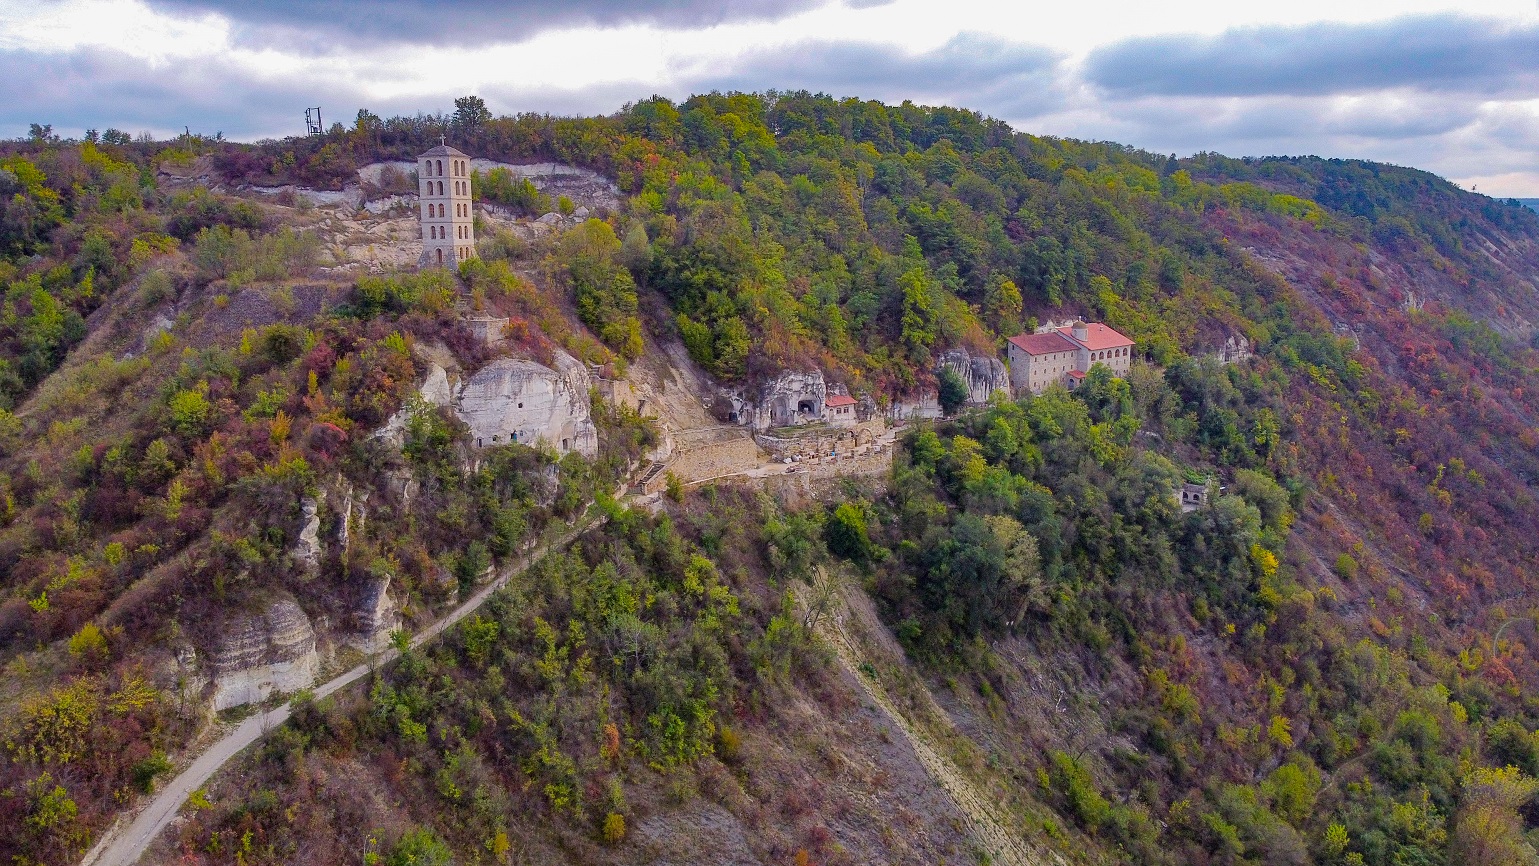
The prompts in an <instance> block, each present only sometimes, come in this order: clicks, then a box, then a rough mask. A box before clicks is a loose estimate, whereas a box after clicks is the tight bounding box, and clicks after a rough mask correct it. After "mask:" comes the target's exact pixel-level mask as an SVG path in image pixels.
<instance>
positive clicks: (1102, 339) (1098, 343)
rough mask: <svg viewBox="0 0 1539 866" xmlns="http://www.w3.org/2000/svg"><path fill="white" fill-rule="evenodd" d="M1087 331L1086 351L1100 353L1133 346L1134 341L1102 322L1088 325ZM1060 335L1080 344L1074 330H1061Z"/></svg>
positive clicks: (1059, 330)
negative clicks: (1104, 350) (1103, 350)
mask: <svg viewBox="0 0 1539 866" xmlns="http://www.w3.org/2000/svg"><path fill="white" fill-rule="evenodd" d="M1085 329H1086V330H1087V331H1088V332H1089V333H1088V334H1087V335H1086V340H1085V342H1084V346H1085V348H1086V349H1089V350H1090V351H1092V352H1098V351H1100V350H1102V349H1115V348H1117V347H1118V346H1131V345H1133V341H1132V340H1130V339H1128V338H1127V337H1124V336H1123V335H1121V334H1119V333H1117V332H1116V331H1114V330H1112V329H1111V328H1108V327H1106V326H1105V325H1103V324H1101V323H1100V322H1093V323H1091V324H1089V325H1086V326H1085ZM1058 333H1060V334H1062V335H1063V336H1065V337H1067V338H1068V339H1070V340H1073V341H1074V342H1075V343H1078V342H1079V340H1077V339H1075V337H1074V329H1073V328H1059V329H1058Z"/></svg>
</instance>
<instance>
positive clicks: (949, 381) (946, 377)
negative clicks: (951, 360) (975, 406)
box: [936, 367, 969, 417]
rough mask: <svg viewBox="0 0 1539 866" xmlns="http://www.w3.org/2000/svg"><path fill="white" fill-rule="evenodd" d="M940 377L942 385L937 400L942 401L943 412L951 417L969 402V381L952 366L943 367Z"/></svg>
mask: <svg viewBox="0 0 1539 866" xmlns="http://www.w3.org/2000/svg"><path fill="white" fill-rule="evenodd" d="M939 378H940V387H939V389H938V392H937V394H936V401H937V402H939V403H940V409H941V413H942V414H944V415H946V416H947V417H950V416H952V415H955V414H956V413H957V410H959V409H961V408H962V406H963V405H964V404H966V403H967V398H968V396H969V392H968V389H967V383H966V382H965V381H963V380H962V377H961V376H959V375H957V373H956V371H955V370H953V369H951V368H950V367H942V368H941V370H940V377H939Z"/></svg>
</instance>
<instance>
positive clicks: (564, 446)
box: [561, 439, 572, 451]
mask: <svg viewBox="0 0 1539 866" xmlns="http://www.w3.org/2000/svg"><path fill="white" fill-rule="evenodd" d="M561 450H562V451H570V450H572V440H570V439H562V440H561Z"/></svg>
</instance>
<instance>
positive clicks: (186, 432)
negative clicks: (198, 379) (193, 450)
mask: <svg viewBox="0 0 1539 866" xmlns="http://www.w3.org/2000/svg"><path fill="white" fill-rule="evenodd" d="M204 390H205V389H204V388H201V387H200V388H196V389H192V390H185V391H178V392H176V393H175V394H174V395H172V397H171V404H170V408H171V429H172V430H175V431H176V432H177V433H180V434H181V435H183V436H186V437H188V438H192V437H195V436H199V435H201V434H202V433H203V430H204V428H205V427H206V426H207V424H208V420H209V416H210V415H211V414H212V413H213V411H214V407H213V405H211V404H210V403H209V402H208V397H206V396H204Z"/></svg>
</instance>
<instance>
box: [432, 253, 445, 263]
mask: <svg viewBox="0 0 1539 866" xmlns="http://www.w3.org/2000/svg"><path fill="white" fill-rule="evenodd" d="M434 252H436V253H438V263H439V264H440V265H441V264H443V263H444V251H443V250H435V251H434Z"/></svg>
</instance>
